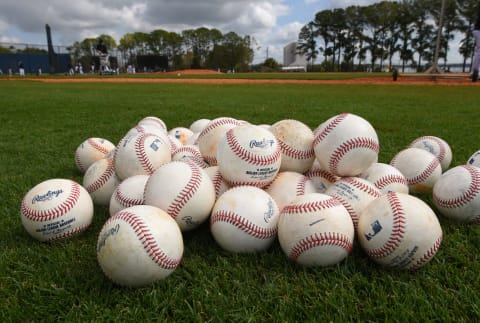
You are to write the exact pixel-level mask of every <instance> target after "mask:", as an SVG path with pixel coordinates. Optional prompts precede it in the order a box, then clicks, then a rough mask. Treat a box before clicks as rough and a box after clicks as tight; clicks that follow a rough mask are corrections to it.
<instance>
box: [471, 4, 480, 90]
mask: <svg viewBox="0 0 480 323" xmlns="http://www.w3.org/2000/svg"><path fill="white" fill-rule="evenodd" d="M473 37H474V38H475V55H474V56H473V63H472V70H473V72H472V82H476V81H477V80H478V69H479V68H480V3H479V4H478V5H477V20H476V21H475V25H474V26H473Z"/></svg>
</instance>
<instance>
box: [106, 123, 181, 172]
mask: <svg viewBox="0 0 480 323" xmlns="http://www.w3.org/2000/svg"><path fill="white" fill-rule="evenodd" d="M171 158H172V157H171V150H170V146H169V143H168V142H166V141H165V139H164V138H162V137H159V136H157V135H154V134H151V133H138V134H134V135H127V136H125V137H124V138H123V139H122V140H120V142H119V144H118V145H117V148H116V150H115V155H114V164H115V173H116V174H117V176H118V178H120V180H124V179H126V178H128V177H130V176H134V175H151V174H152V173H153V172H154V171H155V170H156V169H157V168H158V167H159V166H160V165H162V164H165V163H168V162H170V161H171Z"/></svg>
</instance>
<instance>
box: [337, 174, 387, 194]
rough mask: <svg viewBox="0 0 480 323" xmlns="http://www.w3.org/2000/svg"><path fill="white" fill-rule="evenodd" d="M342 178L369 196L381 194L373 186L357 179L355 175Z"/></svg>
mask: <svg viewBox="0 0 480 323" xmlns="http://www.w3.org/2000/svg"><path fill="white" fill-rule="evenodd" d="M343 180H344V181H345V182H347V183H349V184H351V185H352V186H354V187H356V188H358V189H359V190H361V191H363V192H365V193H367V194H368V195H370V196H373V197H379V196H380V195H382V194H381V193H380V192H379V191H378V190H377V189H376V188H375V187H371V186H369V185H367V184H365V183H364V182H361V181H359V180H357V178H356V177H344V178H343ZM372 185H373V184H372Z"/></svg>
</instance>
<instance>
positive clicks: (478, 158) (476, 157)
mask: <svg viewBox="0 0 480 323" xmlns="http://www.w3.org/2000/svg"><path fill="white" fill-rule="evenodd" d="M467 164H469V165H472V166H476V167H480V150H478V151H476V152H474V153H473V155H472V156H470V158H469V159H468V160H467Z"/></svg>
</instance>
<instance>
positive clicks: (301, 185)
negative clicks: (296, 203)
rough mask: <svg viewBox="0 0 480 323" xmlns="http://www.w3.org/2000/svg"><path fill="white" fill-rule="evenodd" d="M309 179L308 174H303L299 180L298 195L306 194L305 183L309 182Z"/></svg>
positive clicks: (296, 192)
mask: <svg viewBox="0 0 480 323" xmlns="http://www.w3.org/2000/svg"><path fill="white" fill-rule="evenodd" d="M308 180H309V179H308V177H307V176H304V175H302V177H300V180H299V181H298V182H297V186H296V191H295V194H296V195H297V196H300V195H304V194H305V184H306V183H307V181H308Z"/></svg>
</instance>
